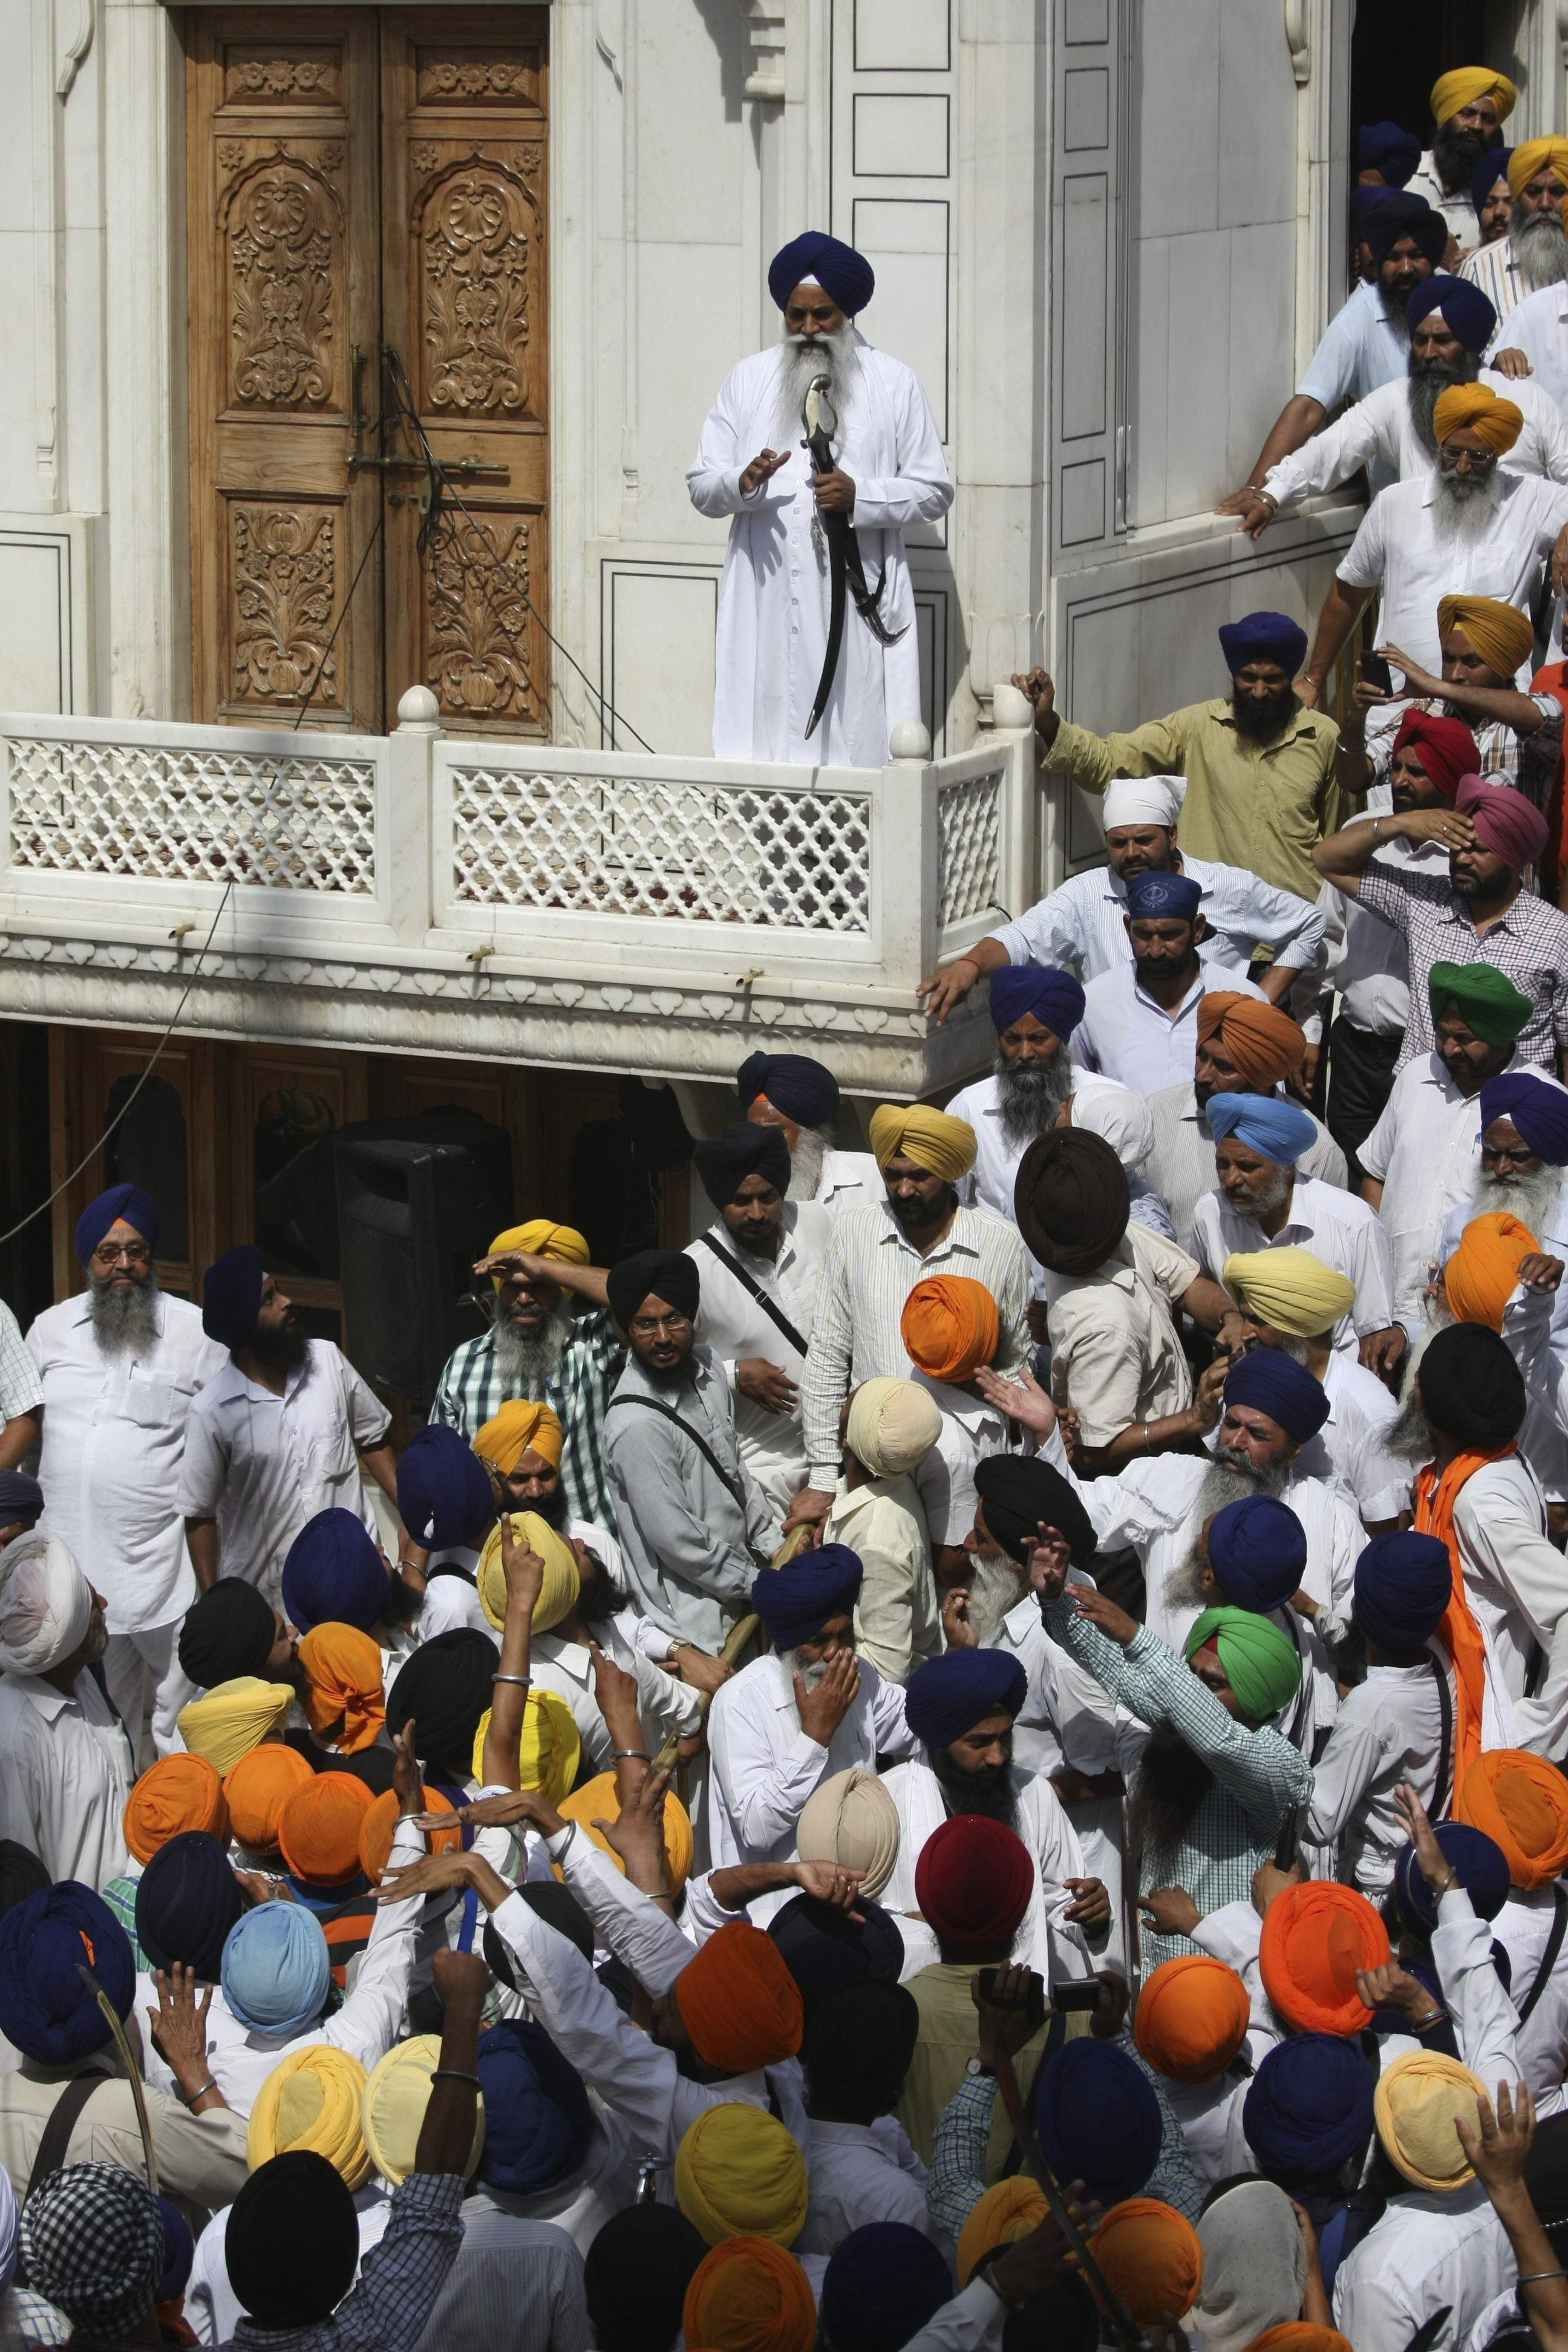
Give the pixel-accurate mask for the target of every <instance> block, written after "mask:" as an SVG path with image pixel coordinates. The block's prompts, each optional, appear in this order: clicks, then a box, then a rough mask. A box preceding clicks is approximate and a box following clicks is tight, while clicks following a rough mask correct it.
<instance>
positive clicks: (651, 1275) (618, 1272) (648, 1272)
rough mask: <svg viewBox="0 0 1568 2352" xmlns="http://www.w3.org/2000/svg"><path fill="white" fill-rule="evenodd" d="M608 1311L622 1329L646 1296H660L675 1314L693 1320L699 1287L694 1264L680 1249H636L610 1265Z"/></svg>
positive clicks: (697, 1303) (698, 1297)
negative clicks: (635, 1251)
mask: <svg viewBox="0 0 1568 2352" xmlns="http://www.w3.org/2000/svg"><path fill="white" fill-rule="evenodd" d="M605 1289H606V1291H607V1293H608V1296H609V1301H610V1312H611V1314H612V1315H613V1316H614V1317H615V1318H616V1322H617V1323H618V1324H619V1326H620V1328H621V1329H622V1330H623V1331H629V1330H630V1328H631V1321H632V1317H633V1316H634V1315H635V1314H637V1311H638V1309H639V1308H640V1307H641V1306H642V1303H643V1300H644V1299H645V1298H662V1299H663V1300H664V1303H665V1305H666V1306H667V1307H671V1308H672V1309H673V1310H674V1312H675V1313H676V1314H677V1315H684V1316H685V1317H686V1318H687V1319H688V1320H689V1321H692V1320H695V1318H696V1315H697V1309H698V1307H699V1306H700V1303H701V1298H702V1286H701V1283H700V1280H699V1278H698V1273H697V1267H696V1265H695V1264H694V1263H693V1261H692V1260H691V1259H690V1258H689V1257H688V1256H687V1255H686V1254H685V1252H684V1251H683V1250H658V1249H650V1250H638V1251H637V1255H636V1256H635V1257H626V1258H623V1259H622V1260H621V1262H620V1264H619V1265H613V1266H612V1267H611V1268H610V1272H609V1276H608V1279H607V1281H606V1283H605Z"/></svg>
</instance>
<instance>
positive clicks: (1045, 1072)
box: [995, 1045, 1073, 1143]
mask: <svg viewBox="0 0 1568 2352" xmlns="http://www.w3.org/2000/svg"><path fill="white" fill-rule="evenodd" d="M995 1070H996V1108H997V1109H998V1110H999V1111H1000V1112H1001V1114H1002V1132H1003V1134H1004V1135H1005V1137H1006V1139H1007V1140H1008V1142H1009V1143H1032V1142H1033V1141H1034V1140H1035V1138H1036V1137H1037V1135H1048V1134H1049V1132H1050V1130H1051V1129H1052V1128H1053V1127H1055V1125H1056V1123H1057V1113H1058V1110H1060V1108H1061V1107H1062V1105H1063V1103H1065V1102H1066V1101H1067V1100H1068V1097H1069V1096H1070V1095H1071V1093H1072V1087H1073V1066H1072V1056H1071V1055H1070V1054H1069V1053H1068V1049H1067V1047H1066V1046H1065V1045H1058V1047H1057V1050H1056V1052H1055V1053H1054V1054H1053V1055H1051V1057H1050V1059H1049V1060H1048V1061H1046V1062H1010V1061H1009V1060H1008V1059H1007V1056H1006V1055H1005V1054H1004V1053H1002V1052H1001V1051H1000V1050H998V1052H997V1055H996V1062H995Z"/></svg>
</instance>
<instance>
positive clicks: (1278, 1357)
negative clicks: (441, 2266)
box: [1225, 1348, 1329, 1445]
mask: <svg viewBox="0 0 1568 2352" xmlns="http://www.w3.org/2000/svg"><path fill="white" fill-rule="evenodd" d="M1225 1402H1226V1404H1227V1405H1233V1404H1242V1405H1250V1406H1251V1407H1252V1409H1253V1411H1254V1412H1266V1413H1267V1414H1268V1418H1269V1420H1270V1421H1274V1422H1278V1423H1279V1426H1280V1428H1281V1429H1282V1430H1283V1431H1284V1432H1285V1434H1286V1436H1287V1437H1292V1438H1294V1439H1295V1441H1296V1444H1298V1445H1305V1444H1306V1443H1307V1440H1308V1438H1309V1437H1315V1436H1316V1435H1317V1433H1318V1432H1319V1430H1320V1429H1321V1427H1322V1425H1323V1423H1324V1422H1325V1421H1327V1419H1328V1417H1329V1399H1328V1391H1326V1390H1325V1388H1324V1387H1323V1384H1322V1382H1321V1381H1320V1380H1319V1379H1318V1378H1317V1376H1316V1375H1315V1374H1314V1373H1312V1372H1310V1371H1309V1370H1307V1367H1306V1365H1305V1364H1299V1363H1298V1362H1297V1361H1296V1359H1295V1357H1294V1356H1288V1355H1287V1354H1286V1353H1285V1350H1284V1349H1283V1348H1249V1349H1247V1353H1246V1355H1245V1356H1241V1357H1239V1358H1238V1359H1237V1361H1236V1362H1235V1363H1234V1364H1232V1366H1231V1368H1230V1370H1229V1371H1228V1372H1227V1373H1226V1376H1225Z"/></svg>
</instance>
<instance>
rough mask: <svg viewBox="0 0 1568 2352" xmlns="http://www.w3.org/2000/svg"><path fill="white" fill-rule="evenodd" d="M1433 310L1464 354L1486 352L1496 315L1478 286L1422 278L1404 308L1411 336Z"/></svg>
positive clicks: (1462, 281) (1465, 281)
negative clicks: (1440, 313) (1455, 337)
mask: <svg viewBox="0 0 1568 2352" xmlns="http://www.w3.org/2000/svg"><path fill="white" fill-rule="evenodd" d="M1434 310H1441V312H1442V313H1443V322H1444V324H1445V326H1447V329H1448V331H1449V333H1450V334H1454V335H1458V339H1459V341H1460V342H1461V343H1462V344H1463V345H1464V347H1465V349H1466V351H1468V352H1478V353H1479V352H1484V351H1485V350H1486V347H1487V345H1488V344H1489V342H1490V341H1491V339H1492V334H1493V332H1494V331H1495V329H1496V326H1497V312H1496V311H1495V310H1493V308H1492V306H1491V304H1490V303H1489V301H1488V300H1487V298H1486V296H1485V295H1484V294H1483V293H1482V292H1481V289H1480V288H1479V286H1472V285H1471V284H1470V281H1469V279H1468V278H1424V279H1423V280H1422V282H1421V284H1420V285H1419V286H1417V287H1416V288H1415V290H1414V292H1413V293H1412V294H1411V296H1410V299H1409V300H1408V301H1407V302H1406V303H1405V318H1406V320H1408V321H1409V326H1410V331H1411V333H1412V334H1414V333H1415V330H1416V328H1417V327H1418V326H1419V325H1420V324H1421V321H1422V320H1423V319H1426V318H1429V317H1430V316H1431V314H1432V312H1433V311H1434Z"/></svg>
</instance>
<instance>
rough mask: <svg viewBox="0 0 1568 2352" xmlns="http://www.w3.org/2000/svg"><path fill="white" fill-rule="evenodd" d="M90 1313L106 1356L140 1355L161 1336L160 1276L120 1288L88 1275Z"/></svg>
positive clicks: (93, 1333) (95, 1337)
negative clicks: (159, 1307) (159, 1320)
mask: <svg viewBox="0 0 1568 2352" xmlns="http://www.w3.org/2000/svg"><path fill="white" fill-rule="evenodd" d="M87 1300H88V1313H89V1315H90V1316H91V1318H92V1336H93V1338H94V1339H96V1340H97V1342H98V1344H99V1347H100V1349H102V1351H103V1353H104V1354H105V1355H106V1356H137V1355H142V1354H143V1353H144V1352H145V1351H146V1349H149V1348H150V1347H151V1346H152V1344H153V1340H154V1339H156V1337H157V1333H158V1277H157V1276H156V1275H155V1274H153V1273H152V1272H149V1273H148V1275H147V1276H146V1279H145V1280H144V1281H142V1282H133V1283H132V1284H131V1285H130V1286H128V1287H124V1286H121V1287H119V1288H117V1287H116V1286H114V1284H113V1283H112V1282H111V1281H110V1282H106V1281H103V1280H101V1279H100V1276H97V1275H96V1274H93V1275H89V1276H88V1285H87Z"/></svg>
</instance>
